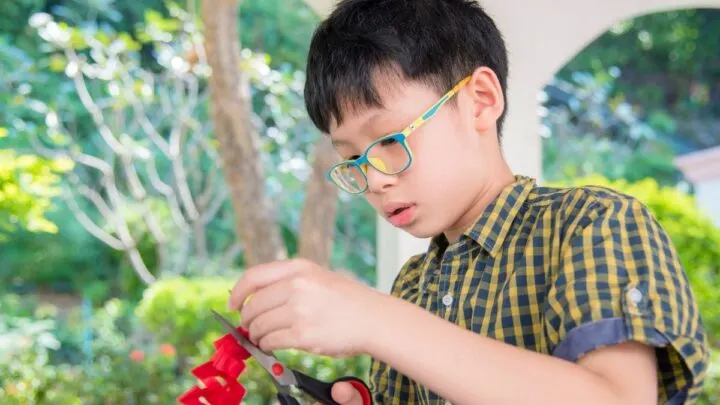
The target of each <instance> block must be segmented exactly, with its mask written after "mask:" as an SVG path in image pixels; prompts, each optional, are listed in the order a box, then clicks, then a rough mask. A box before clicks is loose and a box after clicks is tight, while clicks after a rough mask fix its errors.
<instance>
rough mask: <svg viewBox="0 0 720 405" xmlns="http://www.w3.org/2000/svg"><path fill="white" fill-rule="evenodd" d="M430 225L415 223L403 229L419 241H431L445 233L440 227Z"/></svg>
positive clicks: (420, 222)
mask: <svg viewBox="0 0 720 405" xmlns="http://www.w3.org/2000/svg"><path fill="white" fill-rule="evenodd" d="M428 225H430V224H427V223H422V221H414V222H413V223H412V224H410V225H408V226H405V227H403V228H402V230H403V231H405V233H408V234H410V236H413V237H415V238H418V239H429V238H432V237H435V236H437V235H439V234H441V233H442V232H443V231H442V230H441V229H440V228H439V227H434V226H428Z"/></svg>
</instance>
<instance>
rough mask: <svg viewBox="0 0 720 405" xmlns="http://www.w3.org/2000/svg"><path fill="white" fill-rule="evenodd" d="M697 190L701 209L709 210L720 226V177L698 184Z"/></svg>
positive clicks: (711, 216)
mask: <svg viewBox="0 0 720 405" xmlns="http://www.w3.org/2000/svg"><path fill="white" fill-rule="evenodd" d="M695 191H696V192H697V201H698V206H699V207H700V209H702V210H704V211H705V212H707V214H708V215H710V218H712V220H713V221H714V222H715V225H716V226H717V227H719V228H720V179H717V180H708V181H705V182H702V183H700V184H698V185H697V186H696V189H695Z"/></svg>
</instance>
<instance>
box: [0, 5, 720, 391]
mask: <svg viewBox="0 0 720 405" xmlns="http://www.w3.org/2000/svg"><path fill="white" fill-rule="evenodd" d="M208 3H211V2H202V1H192V0H191V1H189V2H187V3H182V4H179V3H172V2H163V1H161V0H142V1H133V2H116V1H112V0H88V1H79V0H67V1H59V0H19V1H14V2H4V3H3V4H2V5H0V11H2V12H1V13H0V27H2V28H0V71H2V72H4V73H3V74H2V75H1V77H0V314H2V316H1V317H0V398H2V404H3V405H5V404H7V405H45V404H47V405H50V404H53V405H54V404H67V405H74V404H78V405H79V404H83V405H85V404H103V405H114V404H117V405H120V404H123V405H126V404H143V405H145V404H163V405H169V404H172V403H175V400H176V398H177V397H178V396H179V395H180V394H181V393H182V392H184V391H185V390H187V389H188V388H189V387H191V386H193V385H195V384H196V383H197V381H196V380H195V378H194V377H193V376H192V375H191V373H190V370H191V369H192V368H193V367H195V366H197V365H200V364H202V363H204V362H205V361H207V359H208V358H209V357H210V356H212V353H213V350H214V347H213V341H214V340H215V339H217V338H219V337H220V336H221V335H222V334H224V332H223V330H222V328H221V327H220V326H219V324H218V323H217V321H216V320H215V319H214V318H213V316H212V314H211V312H210V310H211V309H214V310H217V311H219V312H221V313H222V314H224V315H226V316H227V317H228V318H229V319H231V320H235V321H237V320H238V318H237V314H233V313H228V312H227V311H226V310H225V308H226V301H227V294H228V288H230V287H231V286H232V285H233V284H234V282H235V280H237V278H238V277H239V276H240V274H242V271H243V269H244V268H246V267H247V266H249V265H252V264H255V263H259V262H263V261H266V260H270V259H273V258H277V257H279V256H278V255H281V256H293V255H297V254H301V255H303V256H306V257H311V258H313V259H315V260H317V261H319V262H321V263H323V264H325V265H327V266H329V267H331V268H333V269H337V270H338V271H349V272H352V273H353V274H354V275H355V276H357V277H358V278H360V279H362V280H363V281H365V282H367V283H368V284H374V283H375V281H376V280H375V265H376V262H375V260H376V259H375V252H376V246H375V232H376V225H375V224H376V222H375V215H374V213H373V212H372V209H371V208H370V207H369V206H367V204H364V203H363V202H362V201H361V200H360V199H357V198H348V197H346V196H344V195H337V198H335V194H333V193H332V192H331V191H328V189H327V187H328V185H327V184H325V182H324V171H323V170H321V169H322V168H323V167H326V166H327V162H328V159H330V153H329V152H328V145H327V142H324V139H323V137H322V136H321V135H320V134H318V133H317V132H316V130H315V129H314V128H313V127H312V125H311V123H310V121H309V119H308V117H307V116H306V113H305V109H304V103H303V99H302V88H303V82H304V75H303V66H304V62H305V54H306V52H307V47H308V45H309V39H310V36H311V34H312V30H313V29H314V27H315V26H316V25H317V23H318V21H319V17H318V16H317V15H315V14H314V13H313V12H312V11H311V10H310V9H309V8H308V7H307V6H306V5H305V3H304V2H302V1H301V0H292V1H291V2H290V3H292V4H290V5H288V2H281V1H276V0H273V1H262V2H261V1H251V0H246V1H243V2H239V3H237V4H234V5H231V6H228V5H225V6H223V7H229V8H225V9H223V8H211V7H209V6H208V5H207V4H208ZM213 3H227V4H231V3H233V2H213ZM218 7H219V6H218ZM228 18H231V19H233V24H234V26H236V27H237V31H235V32H233V31H232V30H230V31H223V30H220V29H218V28H217V27H218V26H220V25H222V24H223V23H224V22H227V21H224V20H223V19H228ZM233 34H237V35H233ZM647 36H650V37H651V38H652V39H653V40H652V44H653V46H652V47H650V48H648V47H647V44H646V41H645V38H646V37H647ZM718 41H720V10H683V11H676V12H667V13H661V14H655V15H650V16H643V17H638V18H636V19H634V20H632V21H627V22H622V23H619V24H618V26H617V27H613V29H612V30H610V31H608V32H607V33H606V34H604V35H603V36H602V37H600V38H598V40H597V41H595V42H594V43H593V44H591V45H589V46H588V48H586V49H585V50H584V51H583V52H582V53H580V54H579V55H578V56H577V57H576V58H575V59H574V60H573V61H571V62H570V63H568V65H567V66H566V67H565V68H564V69H563V70H561V71H560V72H558V73H557V75H556V76H555V77H553V78H549V81H548V85H547V87H546V88H545V91H544V93H543V95H544V97H545V99H544V100H543V109H542V111H541V114H542V124H543V126H542V130H543V136H544V137H543V181H544V182H546V183H548V184H558V185H580V184H595V185H605V186H609V187H612V188H615V189H617V190H619V191H621V192H624V193H627V194H629V195H633V196H635V197H637V198H638V199H640V201H642V202H643V203H645V204H646V205H647V206H648V207H649V208H650V210H651V211H652V212H653V213H654V214H655V215H656V216H657V218H658V219H659V221H660V223H661V224H662V226H663V227H664V228H665V229H666V231H667V232H668V234H669V235H670V237H671V239H672V240H673V242H674V243H675V245H676V247H677V249H678V252H679V254H680V258H681V261H682V264H683V266H684V267H685V269H686V271H687V274H688V277H689V279H690V281H691V284H692V286H693V289H694V292H695V294H696V298H697V300H698V303H699V305H700V309H701V313H702V317H703V320H704V324H705V328H706V330H707V334H708V338H709V341H710V344H711V348H712V358H713V359H714V360H717V359H718V358H720V308H718V306H717V304H716V303H717V302H720V279H719V278H718V277H719V276H720V228H718V227H717V226H716V225H714V224H713V222H712V221H711V219H710V218H709V216H708V215H707V214H706V213H704V212H702V211H701V210H700V209H698V208H697V207H698V206H697V203H696V201H695V196H694V190H693V186H692V185H691V184H689V183H688V182H687V181H686V180H685V179H684V178H683V176H682V174H681V173H680V172H679V171H678V170H677V169H676V168H675V166H674V165H673V163H672V161H673V158H674V157H675V156H677V155H678V154H681V153H684V152H687V151H689V150H699V149H702V148H706V147H711V146H715V145H718V144H720V137H718V135H717V133H716V131H713V130H712V128H716V126H715V124H714V123H717V122H718V120H719V119H720V86H717V80H718V78H719V77H720V67H719V66H720V55H719V54H717V52H714V51H712V50H713V49H718V47H720V44H718ZM228 47H231V48H232V47H237V49H238V52H237V54H236V55H235V57H236V58H237V59H232V58H229V59H230V60H232V62H233V64H232V65H231V66H229V67H228V66H227V65H223V63H226V62H224V60H225V59H224V58H220V57H219V55H218V49H229V48H228ZM643 52H645V53H643ZM671 55H672V57H671ZM649 56H652V58H650V57H649ZM649 61H652V63H650V62H649ZM699 65H702V66H705V68H703V69H700V68H697V66H699ZM210 72H213V73H212V74H211V73H210ZM650 73H652V77H653V80H652V81H648V80H646V78H647V77H648V76H649V75H650ZM216 75H220V76H223V75H226V77H231V78H233V80H235V79H237V80H238V82H240V83H243V86H245V88H247V89H248V92H247V93H248V94H246V95H244V96H243V95H238V94H233V92H228V90H227V89H222V88H218V86H214V85H213V80H214V78H213V77H214V76H216ZM233 75H236V76H233ZM687 75H692V80H685V79H683V78H684V77H686V76H687ZM219 99H223V100H231V101H232V102H235V103H237V104H236V105H239V106H241V107H242V108H244V109H245V110H243V111H246V112H247V114H246V115H242V114H241V115H240V117H241V118H240V119H242V118H247V119H245V120H241V121H233V120H237V119H238V118H237V117H234V116H232V115H228V114H224V112H223V111H221V109H214V108H213V107H212V106H213V104H214V103H213V101H216V100H219ZM233 139H239V140H240V141H239V146H238V145H236V144H235V143H233V142H231V141H232V140H233ZM243 147H245V149H243ZM233 148H240V149H233ZM248 150H250V151H251V153H249V152H248ZM233 153H234V154H235V155H240V154H243V153H244V155H242V156H244V159H233ZM253 176H254V177H253ZM328 196H331V198H328ZM248 201H252V208H253V209H245V207H246V206H247V205H248V204H247V202H248ZM301 235H302V237H301ZM278 356H279V357H280V358H281V359H282V360H285V361H286V362H287V364H288V365H289V366H291V367H294V368H296V369H298V370H301V371H304V372H306V373H307V374H309V375H312V376H315V377H318V378H321V379H326V380H330V379H334V378H337V377H340V376H345V375H355V376H360V377H363V378H364V377H365V375H366V373H367V371H368V367H369V359H368V358H366V357H364V356H360V357H354V358H346V359H333V358H327V357H323V356H317V355H311V354H308V353H301V352H298V351H293V350H287V351H282V352H280V353H278ZM716 362H717V361H713V362H712V363H711V366H710V369H709V374H708V378H707V381H706V387H705V390H704V392H703V395H702V398H701V399H700V404H702V405H710V404H717V403H720V369H718V367H717V365H716V364H715V363H716ZM241 382H242V383H243V384H244V385H245V387H246V388H247V389H248V393H247V396H246V397H245V403H247V404H269V403H272V400H273V398H274V396H273V395H274V387H273V385H272V383H271V381H270V379H269V378H268V376H267V375H266V374H265V372H264V371H263V370H262V369H261V368H260V367H259V366H258V365H257V364H254V363H253V362H252V361H250V364H249V370H248V371H247V372H245V373H244V374H243V375H242V377H241Z"/></svg>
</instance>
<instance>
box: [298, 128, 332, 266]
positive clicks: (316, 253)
mask: <svg viewBox="0 0 720 405" xmlns="http://www.w3.org/2000/svg"><path fill="white" fill-rule="evenodd" d="M335 162H336V155H335V150H334V149H333V147H332V144H331V143H330V139H329V138H327V137H326V136H324V135H321V136H320V138H319V139H318V141H317V143H316V144H315V151H314V158H313V165H312V173H311V174H310V178H309V180H308V184H307V186H306V187H307V188H306V191H305V205H304V207H303V213H302V217H301V219H300V243H299V245H300V246H299V248H298V250H299V252H298V253H299V255H300V256H301V257H304V258H307V259H311V260H314V261H316V262H317V263H319V264H321V265H324V266H329V265H330V261H331V258H332V247H333V239H334V235H335V218H336V216H337V209H338V202H337V189H336V188H335V186H334V185H333V184H332V183H330V182H329V181H327V180H326V178H325V173H326V172H327V169H328V168H329V167H330V165H332V164H333V163H335Z"/></svg>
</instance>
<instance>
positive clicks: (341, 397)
mask: <svg viewBox="0 0 720 405" xmlns="http://www.w3.org/2000/svg"><path fill="white" fill-rule="evenodd" d="M330 394H331V395H332V398H333V399H334V400H335V402H337V403H340V404H342V405H363V400H362V397H361V396H360V393H359V392H358V390H357V389H355V387H353V386H352V384H350V383H349V382H347V381H339V382H336V383H335V384H333V386H332V390H331V391H330Z"/></svg>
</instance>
